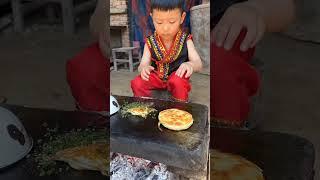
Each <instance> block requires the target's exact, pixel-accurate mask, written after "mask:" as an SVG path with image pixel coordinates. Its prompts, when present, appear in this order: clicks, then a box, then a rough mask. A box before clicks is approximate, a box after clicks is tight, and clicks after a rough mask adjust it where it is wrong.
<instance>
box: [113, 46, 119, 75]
mask: <svg viewBox="0 0 320 180" xmlns="http://www.w3.org/2000/svg"><path fill="white" fill-rule="evenodd" d="M112 60H113V69H114V71H118V67H117V57H116V52H115V51H112Z"/></svg>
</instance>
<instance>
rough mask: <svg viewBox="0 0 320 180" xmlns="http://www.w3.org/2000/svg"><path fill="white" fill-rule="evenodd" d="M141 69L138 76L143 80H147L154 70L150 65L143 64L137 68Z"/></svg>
mask: <svg viewBox="0 0 320 180" xmlns="http://www.w3.org/2000/svg"><path fill="white" fill-rule="evenodd" d="M139 69H140V70H141V73H140V76H141V78H142V79H143V80H145V81H149V77H150V73H151V71H153V70H154V67H152V66H144V67H140V68H139Z"/></svg>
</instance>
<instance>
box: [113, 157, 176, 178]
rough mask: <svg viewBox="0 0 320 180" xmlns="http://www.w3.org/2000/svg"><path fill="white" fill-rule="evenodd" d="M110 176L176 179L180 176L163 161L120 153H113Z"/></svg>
mask: <svg viewBox="0 0 320 180" xmlns="http://www.w3.org/2000/svg"><path fill="white" fill-rule="evenodd" d="M110 156H111V162H110V175H111V176H110V177H111V179H117V180H122V179H135V180H175V179H178V176H177V175H175V174H173V173H171V172H169V171H168V170H167V167H166V166H165V165H164V164H161V163H154V162H151V161H149V160H145V159H141V158H136V157H132V156H128V155H122V154H119V153H111V154H110Z"/></svg>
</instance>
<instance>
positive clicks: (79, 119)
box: [0, 104, 109, 180]
mask: <svg viewBox="0 0 320 180" xmlns="http://www.w3.org/2000/svg"><path fill="white" fill-rule="evenodd" d="M0 106H1V107H4V108H6V109H8V110H10V111H11V112H13V113H14V114H15V115H16V116H17V117H18V118H19V119H20V120H21V122H22V123H23V125H24V126H25V128H26V131H27V132H28V134H29V135H30V136H31V137H32V139H33V141H34V142H35V143H34V147H33V150H32V151H31V153H30V154H32V153H33V151H34V150H37V149H38V148H39V147H38V146H37V143H36V142H37V140H38V139H42V138H43V135H44V134H45V133H46V132H47V130H46V128H58V133H62V132H69V131H70V130H71V129H75V128H81V129H82V128H83V129H84V128H88V127H89V128H90V127H92V128H105V127H106V126H107V129H108V128H109V126H108V124H107V121H106V117H103V116H101V115H97V114H93V113H85V112H73V111H59V110H49V109H34V108H27V107H22V106H13V105H7V104H0ZM43 124H47V127H44V126H43ZM107 132H108V131H107ZM107 132H106V133H107ZM106 137H108V134H107V135H106ZM58 164H59V163H58ZM60 164H61V163H60ZM36 165H37V164H36V163H35V161H34V159H33V158H32V156H30V157H28V158H27V157H25V158H24V159H22V160H20V161H19V162H18V163H15V164H13V165H11V166H10V167H7V168H4V169H0V179H14V180H20V179H21V180H29V179H30V180H31V179H34V176H38V175H39V172H37V171H36ZM66 176H67V177H66ZM68 176H82V177H86V178H90V179H92V180H93V179H97V180H100V179H101V180H105V179H106V176H102V175H101V174H100V172H98V171H78V170H73V169H72V168H71V167H70V170H69V172H68V174H59V175H58V176H57V177H56V179H59V180H60V179H69V178H68Z"/></svg>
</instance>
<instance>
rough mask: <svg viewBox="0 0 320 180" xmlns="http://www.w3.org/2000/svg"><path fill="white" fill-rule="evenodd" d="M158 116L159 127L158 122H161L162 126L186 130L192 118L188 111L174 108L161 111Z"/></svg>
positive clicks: (191, 122)
mask: <svg viewBox="0 0 320 180" xmlns="http://www.w3.org/2000/svg"><path fill="white" fill-rule="evenodd" d="M158 118H159V123H158V126H159V128H160V124H162V125H163V126H164V127H166V128H168V129H170V130H175V131H181V130H186V129H188V128H189V127H190V126H191V125H192V124H193V118H192V115H191V114H190V113H188V112H187V111H183V110H180V109H175V108H172V109H166V110H163V111H161V112H160V113H159V116H158ZM160 130H161V129H160Z"/></svg>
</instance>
